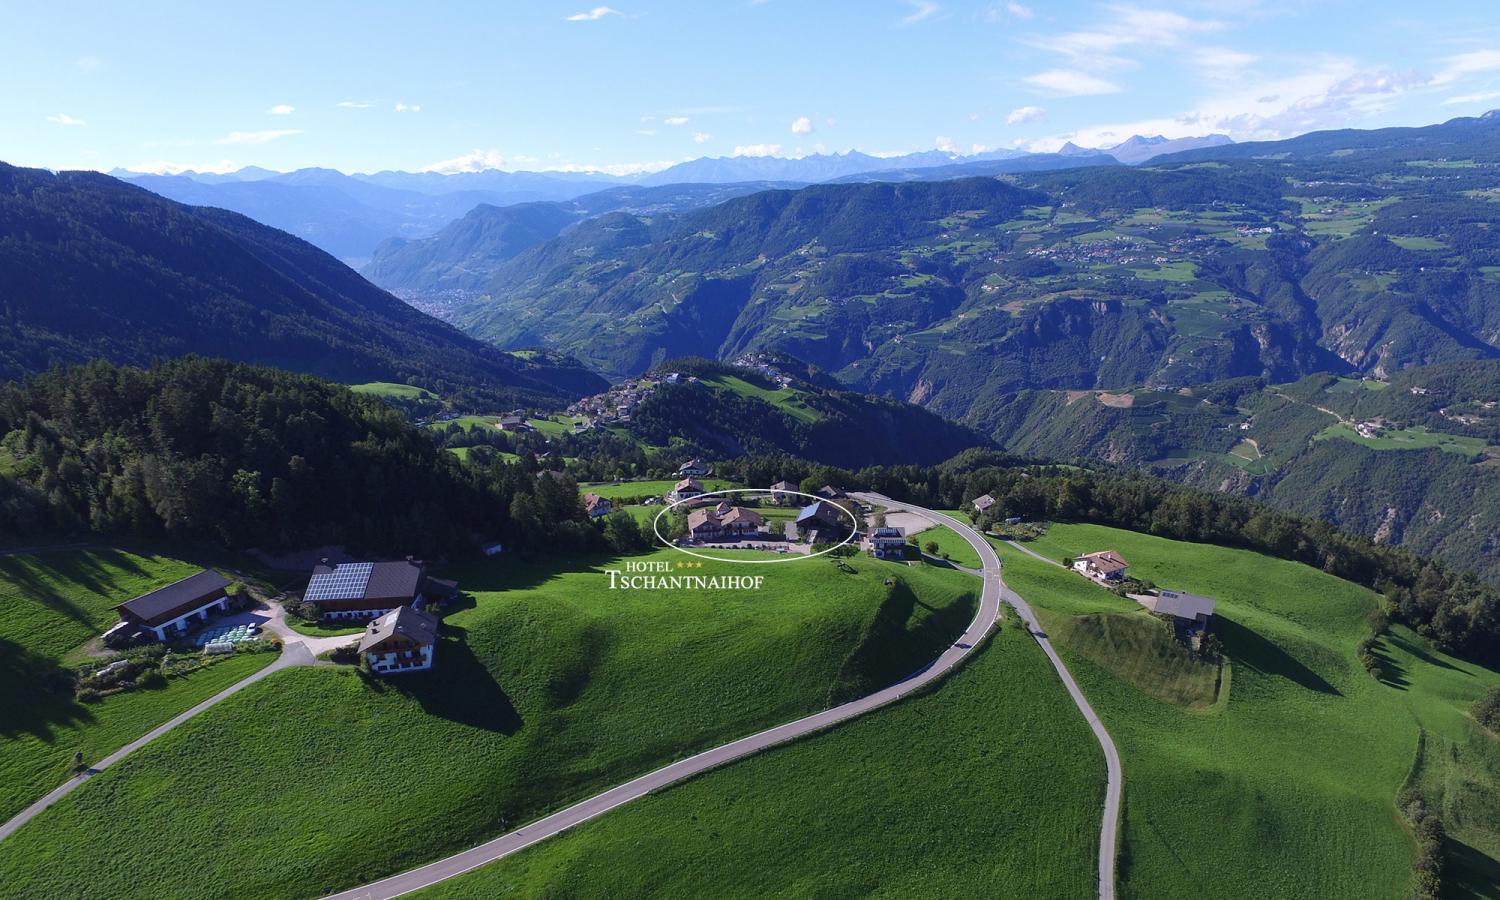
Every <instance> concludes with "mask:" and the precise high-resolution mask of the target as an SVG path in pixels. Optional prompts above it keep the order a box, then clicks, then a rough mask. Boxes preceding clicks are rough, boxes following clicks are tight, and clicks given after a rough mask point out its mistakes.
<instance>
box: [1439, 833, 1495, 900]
mask: <svg viewBox="0 0 1500 900" xmlns="http://www.w3.org/2000/svg"><path fill="white" fill-rule="evenodd" d="M1444 844H1445V848H1444V849H1446V850H1447V852H1448V865H1447V868H1446V869H1445V871H1444V877H1443V882H1444V883H1443V889H1444V890H1443V896H1444V897H1448V898H1451V900H1470V898H1473V900H1479V898H1481V897H1497V896H1500V861H1496V860H1495V859H1494V858H1493V857H1490V856H1488V855H1486V854H1484V853H1483V852H1481V851H1480V850H1478V849H1476V848H1474V847H1470V846H1469V845H1468V844H1465V843H1464V842H1463V841H1460V840H1456V839H1454V838H1451V837H1450V838H1448V839H1447V840H1446V841H1445V842H1444Z"/></svg>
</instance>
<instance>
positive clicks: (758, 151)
mask: <svg viewBox="0 0 1500 900" xmlns="http://www.w3.org/2000/svg"><path fill="white" fill-rule="evenodd" d="M732 155H734V156H780V155H781V145H780V144H749V145H742V146H739V147H735V148H734V153H733V154H732Z"/></svg>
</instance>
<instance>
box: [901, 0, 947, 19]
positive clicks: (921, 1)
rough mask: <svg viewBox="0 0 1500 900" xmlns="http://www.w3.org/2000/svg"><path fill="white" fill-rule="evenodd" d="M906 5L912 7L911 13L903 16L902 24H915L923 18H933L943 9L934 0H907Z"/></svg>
mask: <svg viewBox="0 0 1500 900" xmlns="http://www.w3.org/2000/svg"><path fill="white" fill-rule="evenodd" d="M906 5H907V6H910V7H911V13H910V14H909V15H905V16H902V17H901V22H900V24H902V25H915V24H917V23H918V22H920V21H922V20H923V19H930V18H932V17H933V16H934V15H937V12H938V10H940V9H942V7H941V6H939V5H937V4H936V3H934V2H932V0H906Z"/></svg>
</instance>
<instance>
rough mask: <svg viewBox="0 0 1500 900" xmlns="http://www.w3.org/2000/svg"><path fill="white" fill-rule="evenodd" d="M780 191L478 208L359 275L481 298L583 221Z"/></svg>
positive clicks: (714, 189)
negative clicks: (497, 278)
mask: <svg viewBox="0 0 1500 900" xmlns="http://www.w3.org/2000/svg"><path fill="white" fill-rule="evenodd" d="M780 187H788V185H782V184H778V183H775V182H766V181H757V182H744V183H737V184H671V185H664V186H661V187H615V188H609V189H607V190H602V191H596V192H594V193H592V194H585V195H584V196H582V197H577V198H575V199H572V200H568V201H565V202H548V203H519V204H515V205H512V206H495V205H491V204H487V203H485V204H480V205H477V206H475V207H474V208H473V209H470V210H469V211H468V213H466V214H465V215H464V216H463V217H462V218H458V219H456V220H454V221H453V222H450V223H449V224H448V225H447V226H445V227H444V228H443V229H442V230H441V231H439V232H438V233H437V234H435V235H433V236H431V237H428V238H423V239H420V240H407V239H404V238H391V239H390V240H387V241H385V242H383V243H381V244H380V246H378V247H376V249H375V255H374V257H373V258H372V259H371V260H370V263H369V265H367V266H365V267H364V268H363V269H362V270H361V271H362V273H363V274H364V276H365V277H366V278H369V279H370V280H371V281H373V282H375V283H376V284H378V285H380V286H381V287H383V288H385V289H387V290H391V291H399V292H400V293H401V294H402V295H403V296H409V295H423V294H433V293H445V292H450V291H459V292H471V291H476V290H479V289H481V288H483V287H484V286H485V284H487V283H488V282H489V280H490V278H491V277H493V275H494V272H495V269H496V268H498V267H499V266H500V264H501V263H503V262H505V261H506V260H508V259H510V258H512V257H514V256H515V255H517V254H518V253H520V252H521V251H523V250H526V249H529V248H531V247H535V246H537V245H538V244H541V243H544V242H546V241H548V240H550V239H552V238H554V237H556V236H557V235H558V234H560V233H562V231H563V230H564V229H565V228H567V227H568V226H570V225H573V224H576V223H577V222H580V221H582V220H584V219H586V218H589V217H592V216H598V215H602V214H604V213H607V212H615V211H625V212H630V213H634V214H636V215H641V216H651V215H659V214H662V213H671V212H683V211H686V210H692V209H698V208H700V207H704V206H713V205H715V204H718V203H722V202H724V201H725V200H729V199H731V198H734V197H740V196H744V195H745V194H753V193H755V192H757V191H764V190H771V189H774V188H780Z"/></svg>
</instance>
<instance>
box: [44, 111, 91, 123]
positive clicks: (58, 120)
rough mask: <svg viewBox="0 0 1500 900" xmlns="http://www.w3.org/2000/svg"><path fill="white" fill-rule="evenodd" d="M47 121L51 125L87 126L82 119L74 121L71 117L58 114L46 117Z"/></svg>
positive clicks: (65, 114)
mask: <svg viewBox="0 0 1500 900" xmlns="http://www.w3.org/2000/svg"><path fill="white" fill-rule="evenodd" d="M47 121H48V122H51V123H52V124H53V125H87V124H88V123H87V122H85V121H84V120H82V119H75V118H73V117H72V116H70V115H68V114H67V113H58V114H57V115H55V116H48V117H47Z"/></svg>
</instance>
